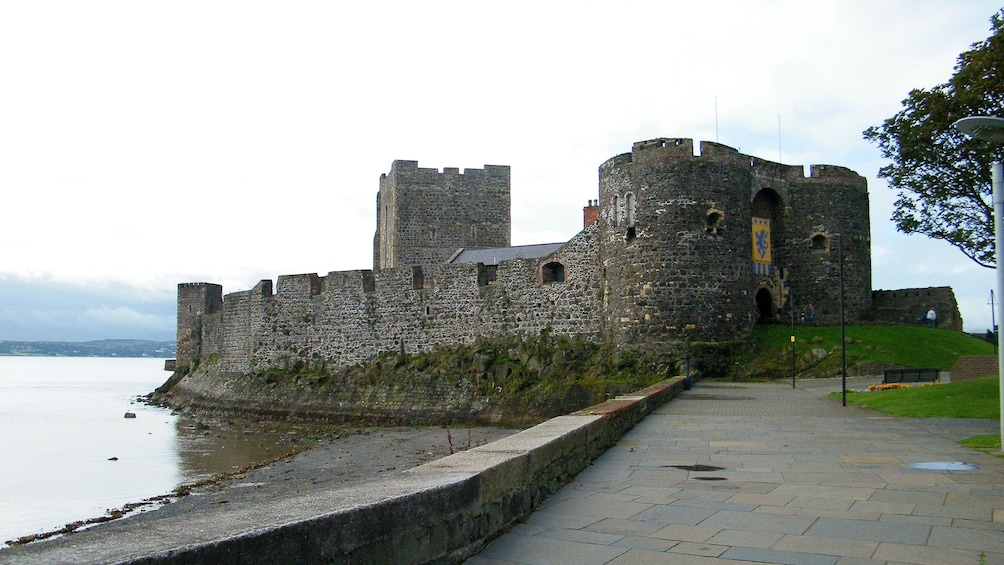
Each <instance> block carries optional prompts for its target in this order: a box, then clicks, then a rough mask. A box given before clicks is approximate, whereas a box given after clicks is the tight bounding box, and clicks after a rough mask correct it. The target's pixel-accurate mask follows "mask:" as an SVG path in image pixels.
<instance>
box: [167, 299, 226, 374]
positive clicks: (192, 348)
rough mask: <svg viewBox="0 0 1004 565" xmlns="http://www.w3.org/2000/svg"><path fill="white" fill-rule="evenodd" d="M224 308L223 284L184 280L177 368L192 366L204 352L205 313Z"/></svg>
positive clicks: (178, 333) (215, 311)
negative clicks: (186, 281)
mask: <svg viewBox="0 0 1004 565" xmlns="http://www.w3.org/2000/svg"><path fill="white" fill-rule="evenodd" d="M222 309H223V287H222V286H220V285H218V284H211V283H181V284H179V285H178V321H177V325H178V331H177V355H176V356H177V360H176V361H175V364H176V366H177V368H178V370H187V369H189V368H191V365H192V361H194V360H196V359H198V358H199V356H200V355H202V332H203V328H204V324H203V321H204V320H203V316H207V315H209V314H215V313H217V312H220V311H221V310H222Z"/></svg>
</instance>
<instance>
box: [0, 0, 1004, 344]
mask: <svg viewBox="0 0 1004 565" xmlns="http://www.w3.org/2000/svg"><path fill="white" fill-rule="evenodd" d="M999 8H1000V6H999V5H997V4H996V3H995V2H989V1H979V0H967V1H960V0H930V1H918V0H909V1H883V0H860V1H856V0H813V1H811V2H808V1H802V0H798V1H750V0H743V1H736V2H726V1H714V0H706V1H703V2H693V1H690V2H669V1H659V2H634V1H630V0H617V1H616V2H614V1H611V2H584V1H575V2H546V1H542V0H538V1H535V2H513V1H507V2H497V3H489V2H471V1H465V2H435V1H431V2H414V1H409V2H352V3H338V2H330V1H324V2H309V1H303V2H282V3H279V2H269V3H266V2H252V1H240V2H217V1H212V0H200V1H197V2H185V1H176V2H145V1H137V0H127V1H121V2H105V1H87V2H79V1H67V2H49V1H44V0H41V1H39V0H33V1H31V2H3V3H0V77H2V78H0V80H2V87H0V190H2V194H3V199H2V201H0V202H2V203H0V210H2V211H3V214H2V219H0V339H51V340H85V339H101V338H130V337H138V338H147V339H164V340H169V339H173V338H174V331H175V330H174V312H175V302H174V300H175V291H176V284H177V283H179V282H195V281H206V282H216V283H220V284H223V285H224V292H233V291H237V290H246V289H248V288H251V287H252V286H253V285H254V284H255V283H256V282H257V281H258V280H260V279H266V278H269V279H275V277H276V276H277V275H280V274H293V273H309V272H317V273H319V274H326V273H327V272H329V271H336V270H348V269H364V268H370V267H371V265H372V237H373V231H374V228H375V212H374V206H375V198H376V193H377V189H378V179H379V176H380V174H382V173H386V172H388V171H389V170H390V165H391V162H392V161H393V160H395V159H409V160H417V161H418V162H419V165H420V166H423V167H434V168H439V169H442V168H443V167H460V168H479V167H482V166H483V165H485V164H497V165H510V166H511V167H512V219H513V229H512V234H513V237H512V239H513V241H512V242H513V244H516V245H520V244H529V243H548V242H557V241H565V240H567V239H569V238H570V237H571V236H573V235H574V234H575V233H577V232H578V231H579V230H580V229H581V227H582V207H583V206H584V205H585V204H586V203H587V201H588V200H589V199H595V198H597V194H598V188H597V167H598V166H599V165H600V164H601V163H602V162H603V161H605V160H606V159H608V158H610V157H613V156H614V155H617V154H620V153H625V152H628V151H630V150H631V145H632V143H633V142H635V141H640V140H645V139H651V138H655V137H687V138H694V139H695V140H708V141H719V142H721V143H724V144H726V145H730V146H732V147H735V148H737V149H739V150H740V151H742V152H743V153H747V154H750V155H754V156H757V157H762V158H764V159H769V160H773V161H778V160H780V161H781V162H783V163H786V164H793V165H806V166H807V165H811V164H832V165H840V166H846V167H849V168H851V169H853V170H855V171H857V172H858V173H860V174H862V175H864V176H866V177H868V182H869V190H870V196H871V221H872V261H873V286H874V288H876V289H896V288H910V287H926V286H943V285H949V286H952V287H953V288H954V289H955V292H956V296H957V298H958V300H959V303H960V306H961V309H962V315H963V318H964V320H965V323H966V330H967V331H980V332H981V331H983V330H985V329H986V328H988V327H990V324H991V321H990V315H991V308H990V306H989V305H988V302H989V296H990V289H991V288H993V286H994V280H995V279H994V273H993V271H992V270H989V269H985V268H982V267H979V266H978V265H976V264H975V263H973V262H972V261H970V260H969V259H967V258H966V257H965V256H963V255H962V253H961V252H958V251H956V250H955V249H954V248H952V247H950V246H949V245H947V244H945V243H942V242H938V241H934V240H930V239H927V238H925V237H923V236H920V235H914V236H909V237H908V236H904V235H902V234H898V233H897V232H896V230H895V228H894V227H893V225H892V223H891V222H890V221H889V217H890V214H891V211H892V202H893V200H894V199H895V193H894V192H893V191H892V190H890V189H889V188H888V187H887V186H886V183H885V182H884V181H881V180H879V179H877V178H876V176H875V175H876V173H877V171H878V169H879V167H881V166H882V165H883V164H884V163H883V161H882V159H881V158H880V156H879V154H878V150H877V148H875V147H874V146H872V145H870V144H868V143H867V142H865V141H864V140H863V139H862V137H861V132H862V131H863V130H864V129H865V128H867V127H869V126H872V125H878V124H880V123H881V122H882V120H884V119H885V118H888V117H890V116H892V115H893V114H894V113H896V112H897V111H898V110H899V109H900V108H901V102H902V100H903V99H904V98H906V96H907V95H908V94H909V92H910V90H911V89H913V88H928V87H931V86H934V85H936V84H940V83H943V82H946V81H947V80H948V79H949V77H950V76H951V74H952V71H953V66H954V64H955V61H956V57H957V56H958V55H959V53H961V52H962V51H964V50H966V49H967V48H969V47H970V45H971V44H973V43H974V42H977V41H981V40H983V39H985V38H986V37H987V36H988V35H989V34H990V24H989V19H990V17H991V16H992V15H993V14H994V13H995V11H996V10H998V9H999Z"/></svg>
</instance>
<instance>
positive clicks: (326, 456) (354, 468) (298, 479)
mask: <svg viewBox="0 0 1004 565" xmlns="http://www.w3.org/2000/svg"><path fill="white" fill-rule="evenodd" d="M267 424H268V425H269V426H270V429H271V427H273V426H274V422H269V423H267ZM296 429H297V431H298V436H299V437H298V440H297V441H296V442H293V443H292V444H291V446H290V451H289V452H288V453H286V454H285V455H281V456H279V457H276V458H272V459H269V460H266V461H261V462H257V463H253V464H251V465H249V466H247V467H245V468H243V469H240V470H238V471H234V472H229V473H223V474H219V475H216V476H214V477H212V478H207V479H202V480H199V481H196V482H193V483H188V484H183V485H180V486H179V487H177V488H176V489H174V491H172V492H171V493H165V494H162V495H158V496H154V497H151V498H148V499H145V500H143V501H140V502H136V503H132V504H127V505H125V506H124V507H122V508H119V509H113V510H109V511H108V512H107V513H106V514H105V515H103V516H99V517H95V518H91V519H87V520H79V521H75V522H71V523H69V524H66V525H65V526H64V527H62V528H59V529H56V530H53V531H50V532H44V533H39V534H32V535H27V536H23V537H20V538H18V539H16V540H9V541H7V542H6V543H7V545H11V546H14V545H23V544H26V543H31V542H34V541H39V540H43V539H46V538H50V537H54V536H58V535H72V534H73V532H75V531H78V530H80V529H83V528H92V527H93V528H100V527H102V526H104V525H106V524H105V523H107V522H113V521H116V520H137V521H155V520H161V519H165V518H169V517H173V516H178V515H181V514H185V513H188V512H198V511H199V510H201V509H205V508H208V507H210V506H212V505H218V504H229V505H245V504H253V503H260V502H265V501H267V500H269V499H272V498H281V497H283V496H287V495H290V494H302V493H309V492H311V491H314V490H320V489H322V488H330V487H331V486H338V487H344V486H349V485H353V484H357V483H361V482H365V481H369V480H376V479H379V478H380V477H383V476H388V475H391V474H393V473H400V472H402V471H405V470H407V469H410V468H412V467H416V466H418V465H421V464H423V463H427V462H429V461H433V460H435V459H439V458H441V457H445V456H447V455H450V454H451V453H455V452H457V451H463V450H465V449H469V448H471V447H476V446H478V445H484V444H486V443H490V442H492V441H495V440H497V439H500V438H503V437H506V436H509V435H512V434H514V433H517V432H518V431H519V430H517V429H512V428H498V427H487V426H481V427H440V426H436V427H433V426H429V427H392V428H376V427H367V428H344V427H343V428H337V429H332V428H331V427H327V428H323V427H309V428H307V427H302V426H298V427H297V428H296Z"/></svg>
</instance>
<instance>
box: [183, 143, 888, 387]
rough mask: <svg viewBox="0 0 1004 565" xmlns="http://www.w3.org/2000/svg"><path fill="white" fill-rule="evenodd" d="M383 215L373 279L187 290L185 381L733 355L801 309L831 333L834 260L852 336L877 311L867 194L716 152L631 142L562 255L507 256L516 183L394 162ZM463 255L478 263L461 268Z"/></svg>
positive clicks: (821, 174) (707, 147)
mask: <svg viewBox="0 0 1004 565" xmlns="http://www.w3.org/2000/svg"><path fill="white" fill-rule="evenodd" d="M377 202H378V204H377V210H378V212H377V215H378V218H377V229H376V233H375V236H374V245H373V249H374V253H373V260H374V269H373V270H356V271H340V272H331V273H328V274H327V275H326V276H318V275H316V274H302V275H285V276H280V277H279V278H278V281H277V284H276V288H275V290H274V292H273V288H272V282H271V281H268V280H265V281H261V282H260V283H258V285H256V286H255V287H254V288H253V289H251V290H249V291H242V292H235V293H231V294H228V295H226V297H225V298H224V297H223V296H222V289H221V288H220V287H219V286H218V285H213V284H206V283H185V284H181V285H179V287H178V363H177V366H178V370H179V372H188V371H190V370H191V369H193V368H194V367H195V365H196V364H202V366H207V367H210V366H211V367H212V370H213V371H218V372H223V373H227V374H231V375H239V374H250V373H255V372H260V371H265V370H268V369H273V368H280V369H287V368H292V369H297V368H302V367H306V366H314V367H317V366H323V367H330V368H335V367H340V366H345V365H348V364H354V363H359V362H365V361H367V360H370V359H372V358H374V356H376V355H378V354H380V353H385V352H409V353H414V352H418V351H422V350H426V349H429V348H432V347H435V346H437V345H457V344H464V343H470V342H472V341H474V340H475V339H477V338H478V337H480V336H512V335H523V336H531V337H532V336H536V335H537V334H539V333H540V332H541V331H542V330H544V329H546V328H549V329H550V331H552V332H553V333H554V334H556V335H568V336H581V337H584V338H585V339H588V340H591V341H596V342H600V341H604V342H609V343H614V344H622V345H630V346H646V345H651V346H656V345H658V344H663V343H676V344H679V343H692V342H723V341H730V340H736V339H743V338H745V337H747V336H748V335H749V334H750V332H751V331H752V328H753V325H754V324H756V323H757V322H760V321H765V320H766V321H769V320H774V319H778V320H781V319H783V318H784V317H785V316H787V315H788V311H786V309H787V308H790V298H791V295H790V293H791V292H794V295H795V297H796V302H795V308H796V311H798V310H799V309H800V308H804V305H806V304H808V303H810V302H811V303H813V305H814V309H815V312H816V316H817V320H818V321H819V322H820V323H835V322H836V321H837V315H838V309H839V265H840V255H839V253H838V249H839V246H840V243H841V242H842V246H843V263H844V265H843V271H844V281H845V282H844V286H845V302H846V305H845V308H846V318H847V320H849V321H852V322H853V321H856V320H860V319H863V318H864V317H865V314H866V313H867V312H868V311H869V309H870V307H871V300H872V293H871V249H870V233H869V212H868V191H867V185H866V181H865V179H864V178H863V177H861V176H860V175H858V174H856V173H854V172H853V171H850V170H848V169H845V168H842V167H834V166H822V165H817V166H813V167H811V169H810V174H809V176H805V174H804V172H803V168H802V167H798V166H787V165H782V164H779V163H773V162H770V161H765V160H762V159H757V158H754V157H750V156H747V155H742V154H740V153H739V152H738V151H736V150H735V149H732V148H730V147H726V146H723V145H719V144H716V143H708V142H703V143H701V145H700V154H699V155H694V146H693V142H692V140H690V139H673V138H660V139H655V140H650V141H644V142H639V143H636V144H634V147H633V148H632V151H631V152H630V153H626V154H623V155H619V156H617V157H613V158H612V159H610V160H608V161H607V162H605V163H603V164H602V165H601V166H600V168H599V200H598V201H596V202H595V203H594V202H593V201H590V205H589V206H588V207H587V209H586V210H585V212H586V216H585V218H586V222H585V223H586V224H588V226H587V227H585V228H584V229H583V231H582V232H580V233H579V234H578V235H576V236H575V237H574V238H572V239H571V240H570V241H569V242H567V243H565V244H556V245H553V246H526V247H524V248H512V247H509V243H510V242H509V238H510V227H509V226H510V213H509V209H510V197H509V168H508V167H502V166H491V165H489V166H485V168H484V169H465V170H464V171H463V172H462V173H461V172H460V171H459V169H449V168H448V169H445V170H444V171H442V172H439V171H437V170H435V169H425V168H419V167H418V165H417V163H416V162H414V161H395V162H394V163H393V165H392V166H391V170H390V172H389V173H388V174H386V175H383V176H381V179H380V191H379V194H378V197H377ZM594 220H595V221H594ZM751 227H752V228H753V232H751ZM757 230H760V235H759V236H757V235H756V234H757ZM768 231H769V233H768ZM758 238H759V239H758ZM757 242H759V243H760V245H761V246H760V247H758V244H757ZM484 248H491V249H487V250H485V249H484ZM531 248H532V249H531ZM464 249H468V250H477V249H481V250H482V251H484V253H481V254H480V255H479V257H481V258H480V259H476V260H477V261H479V262H472V263H464V262H458V261H461V258H462V257H469V256H470V254H468V253H467V252H464V253H461V251H462V250H464ZM540 249H543V250H544V251H539V250H540ZM555 249H556V250H555ZM535 250H536V251H535ZM517 251H519V252H520V253H522V254H520V253H517ZM535 253H536V254H535ZM541 253H544V254H543V255H541ZM758 253H759V254H761V255H759V256H757V254H758ZM496 256H502V257H519V258H516V259H511V260H501V261H498V260H490V259H487V258H488V257H496ZM753 259H756V261H759V262H756V261H754V260H753ZM207 370H209V369H207Z"/></svg>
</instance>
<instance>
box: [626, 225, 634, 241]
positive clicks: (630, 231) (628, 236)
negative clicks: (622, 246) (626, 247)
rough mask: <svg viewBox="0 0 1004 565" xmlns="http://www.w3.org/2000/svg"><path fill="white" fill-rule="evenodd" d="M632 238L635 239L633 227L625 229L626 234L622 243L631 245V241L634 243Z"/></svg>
mask: <svg viewBox="0 0 1004 565" xmlns="http://www.w3.org/2000/svg"><path fill="white" fill-rule="evenodd" d="M634 238H635V231H634V226H631V227H629V228H628V229H627V233H625V234H624V241H627V242H628V243H631V242H632V241H634Z"/></svg>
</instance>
